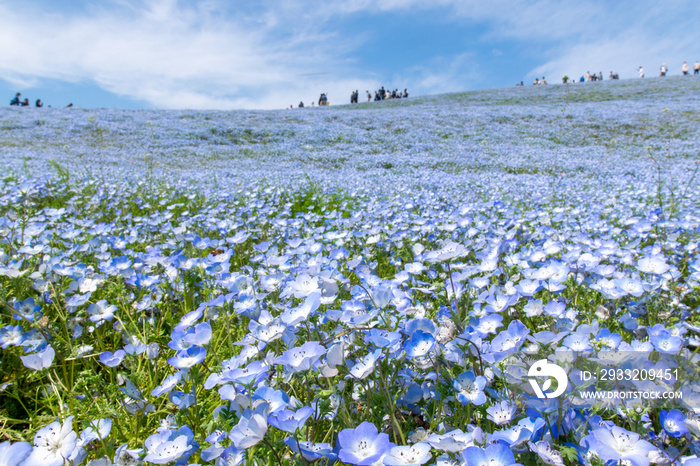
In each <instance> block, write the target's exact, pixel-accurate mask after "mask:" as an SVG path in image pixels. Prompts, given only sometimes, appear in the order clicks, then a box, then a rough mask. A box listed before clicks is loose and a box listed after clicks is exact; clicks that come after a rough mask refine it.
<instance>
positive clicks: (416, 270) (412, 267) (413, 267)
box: [403, 262, 427, 275]
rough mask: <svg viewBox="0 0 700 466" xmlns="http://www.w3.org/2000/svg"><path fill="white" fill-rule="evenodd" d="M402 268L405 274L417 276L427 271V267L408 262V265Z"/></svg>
mask: <svg viewBox="0 0 700 466" xmlns="http://www.w3.org/2000/svg"><path fill="white" fill-rule="evenodd" d="M403 268H404V270H405V271H406V272H408V273H410V274H411V275H419V274H421V273H422V272H423V271H424V270H426V269H427V267H426V266H424V265H423V264H421V263H420V262H410V263H408V264H404V266H403Z"/></svg>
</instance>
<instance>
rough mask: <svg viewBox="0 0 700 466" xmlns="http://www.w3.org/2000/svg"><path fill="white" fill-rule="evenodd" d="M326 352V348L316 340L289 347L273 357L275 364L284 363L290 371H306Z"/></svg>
mask: <svg viewBox="0 0 700 466" xmlns="http://www.w3.org/2000/svg"><path fill="white" fill-rule="evenodd" d="M324 354H326V348H324V347H323V346H321V345H320V344H319V343H318V342H317V341H307V342H306V343H304V344H303V345H301V346H299V347H295V348H291V349H289V350H287V351H285V352H283V353H282V356H278V357H277V358H275V360H274V363H275V364H284V366H285V368H286V369H287V370H289V371H291V372H302V371H307V370H309V369H311V367H313V365H314V364H316V363H317V362H318V360H319V359H320V358H321V356H323V355H324Z"/></svg>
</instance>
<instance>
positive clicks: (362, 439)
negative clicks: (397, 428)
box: [338, 421, 391, 465]
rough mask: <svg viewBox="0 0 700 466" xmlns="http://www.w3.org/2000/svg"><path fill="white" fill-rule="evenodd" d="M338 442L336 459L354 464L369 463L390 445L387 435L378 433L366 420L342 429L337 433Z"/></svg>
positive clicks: (379, 456) (382, 453)
mask: <svg viewBox="0 0 700 466" xmlns="http://www.w3.org/2000/svg"><path fill="white" fill-rule="evenodd" d="M338 444H339V445H340V451H339V452H338V459H339V460H340V461H342V462H343V463H349V464H355V465H371V464H373V463H374V462H376V461H378V460H379V459H380V458H381V457H382V455H384V454H385V453H386V452H387V451H388V450H389V448H390V447H391V442H389V436H388V435H387V434H385V433H379V432H378V431H377V428H376V427H375V425H374V424H372V423H370V422H367V421H365V422H363V423H362V424H360V425H359V426H357V427H356V428H355V429H343V430H342V431H341V432H340V433H339V434H338Z"/></svg>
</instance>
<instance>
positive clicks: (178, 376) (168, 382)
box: [151, 371, 183, 397]
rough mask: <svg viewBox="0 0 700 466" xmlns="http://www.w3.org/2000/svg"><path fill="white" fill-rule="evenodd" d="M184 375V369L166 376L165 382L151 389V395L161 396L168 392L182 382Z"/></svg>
mask: <svg viewBox="0 0 700 466" xmlns="http://www.w3.org/2000/svg"><path fill="white" fill-rule="evenodd" d="M182 376H183V371H177V372H175V373H174V374H171V375H168V376H166V377H165V379H163V382H162V383H161V384H160V385H159V386H157V387H156V388H154V389H153V390H152V391H151V396H155V397H160V396H161V395H163V394H164V393H168V392H169V391H170V390H172V389H173V388H175V387H176V386H177V384H179V383H180V381H181V380H182Z"/></svg>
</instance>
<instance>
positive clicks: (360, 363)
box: [350, 349, 382, 379]
mask: <svg viewBox="0 0 700 466" xmlns="http://www.w3.org/2000/svg"><path fill="white" fill-rule="evenodd" d="M381 355H382V350H380V349H377V350H375V351H373V352H371V353H369V354H367V355H365V356H363V357H362V358H360V359H358V360H356V361H355V363H354V364H353V365H352V367H351V368H350V375H351V376H352V377H355V378H356V379H364V378H366V377H367V376H369V375H370V374H371V373H372V372H373V371H374V367H375V364H376V363H377V360H378V359H379V358H380V357H381Z"/></svg>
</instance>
